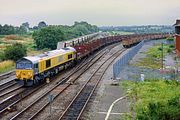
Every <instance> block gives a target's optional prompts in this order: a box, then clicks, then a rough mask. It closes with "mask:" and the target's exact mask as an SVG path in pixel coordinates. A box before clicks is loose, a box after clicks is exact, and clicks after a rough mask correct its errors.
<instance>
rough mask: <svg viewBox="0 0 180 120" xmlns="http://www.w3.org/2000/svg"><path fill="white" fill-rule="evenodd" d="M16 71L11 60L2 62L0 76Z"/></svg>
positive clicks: (0, 63)
mask: <svg viewBox="0 0 180 120" xmlns="http://www.w3.org/2000/svg"><path fill="white" fill-rule="evenodd" d="M12 69H15V63H14V62H13V61H11V60H7V61H3V62H0V74H1V73H4V72H7V71H10V70H12Z"/></svg>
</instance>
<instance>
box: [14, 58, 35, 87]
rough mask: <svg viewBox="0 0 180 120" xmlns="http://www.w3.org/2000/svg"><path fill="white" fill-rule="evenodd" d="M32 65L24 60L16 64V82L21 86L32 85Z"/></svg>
mask: <svg viewBox="0 0 180 120" xmlns="http://www.w3.org/2000/svg"><path fill="white" fill-rule="evenodd" d="M33 68H34V64H33V63H32V62H31V61H30V60H28V59H25V58H22V59H20V60H18V61H17V62H16V81H17V82H18V83H19V84H21V85H23V86H29V85H32V84H33V76H34V69H33Z"/></svg>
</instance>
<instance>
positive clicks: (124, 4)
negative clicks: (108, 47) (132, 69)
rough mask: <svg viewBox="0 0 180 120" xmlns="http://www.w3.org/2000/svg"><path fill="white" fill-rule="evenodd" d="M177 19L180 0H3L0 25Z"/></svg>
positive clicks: (149, 21)
mask: <svg viewBox="0 0 180 120" xmlns="http://www.w3.org/2000/svg"><path fill="white" fill-rule="evenodd" d="M177 18H180V0H0V24H5V23H7V24H12V25H20V24H21V23H22V22H27V21H28V22H29V23H30V25H31V26H33V25H37V23H38V22H39V21H42V20H44V21H46V22H47V23H48V24H69V25H71V24H73V22H74V21H87V22H89V23H91V24H95V25H98V26H103V25H114V26H115V25H143V24H145V25H147V24H168V25H171V24H173V23H174V22H175V20H176V19H177Z"/></svg>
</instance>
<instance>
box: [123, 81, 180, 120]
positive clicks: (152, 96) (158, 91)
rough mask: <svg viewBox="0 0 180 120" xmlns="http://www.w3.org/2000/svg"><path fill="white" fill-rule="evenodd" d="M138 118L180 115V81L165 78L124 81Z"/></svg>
mask: <svg viewBox="0 0 180 120" xmlns="http://www.w3.org/2000/svg"><path fill="white" fill-rule="evenodd" d="M122 85H123V86H124V87H125V88H126V90H127V93H128V96H129V98H130V101H131V107H132V108H131V110H132V111H134V112H135V113H136V114H135V116H136V119H138V120H166V119H172V120H173V119H174V120H175V119H177V118H179V117H180V83H179V82H176V81H170V80H169V81H167V80H166V81H165V80H146V81H144V82H132V81H123V82H122Z"/></svg>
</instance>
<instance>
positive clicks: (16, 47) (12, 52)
mask: <svg viewBox="0 0 180 120" xmlns="http://www.w3.org/2000/svg"><path fill="white" fill-rule="evenodd" d="M26 52H27V49H26V47H25V46H23V45H22V44H19V43H15V44H13V45H12V46H8V47H7V48H6V49H5V50H4V56H5V59H7V60H13V61H17V60H18V59H20V58H22V57H24V56H26Z"/></svg>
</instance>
